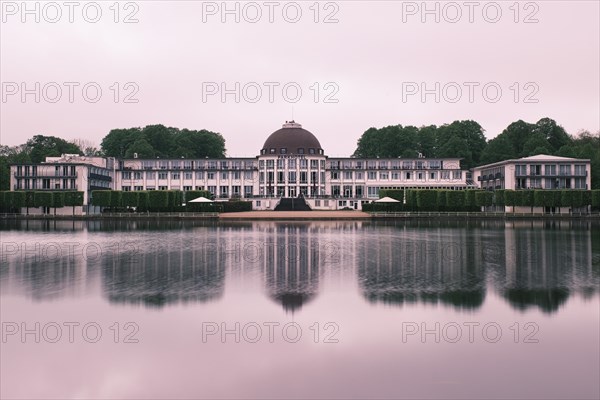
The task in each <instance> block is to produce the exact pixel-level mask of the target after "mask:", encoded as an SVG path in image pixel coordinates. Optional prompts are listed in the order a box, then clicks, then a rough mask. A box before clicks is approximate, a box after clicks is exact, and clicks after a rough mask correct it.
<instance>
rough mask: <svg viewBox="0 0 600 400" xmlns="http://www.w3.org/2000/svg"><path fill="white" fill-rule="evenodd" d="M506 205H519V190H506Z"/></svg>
mask: <svg viewBox="0 0 600 400" xmlns="http://www.w3.org/2000/svg"><path fill="white" fill-rule="evenodd" d="M504 205H506V206H509V207H513V206H516V205H517V192H515V191H514V190H505V191H504Z"/></svg>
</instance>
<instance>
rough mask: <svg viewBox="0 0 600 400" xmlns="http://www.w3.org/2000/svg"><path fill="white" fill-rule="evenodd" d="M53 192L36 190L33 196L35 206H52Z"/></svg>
mask: <svg viewBox="0 0 600 400" xmlns="http://www.w3.org/2000/svg"><path fill="white" fill-rule="evenodd" d="M53 197H54V195H53V192H45V191H44V192H35V195H34V197H33V204H34V207H52V204H53V201H52V198H53Z"/></svg>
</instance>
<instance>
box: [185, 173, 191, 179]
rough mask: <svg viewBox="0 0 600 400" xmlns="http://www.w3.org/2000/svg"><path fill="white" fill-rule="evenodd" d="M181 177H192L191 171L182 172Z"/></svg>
mask: <svg viewBox="0 0 600 400" xmlns="http://www.w3.org/2000/svg"><path fill="white" fill-rule="evenodd" d="M183 178H184V179H192V173H191V172H185V173H184V174H183Z"/></svg>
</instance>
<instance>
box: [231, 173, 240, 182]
mask: <svg viewBox="0 0 600 400" xmlns="http://www.w3.org/2000/svg"><path fill="white" fill-rule="evenodd" d="M231 175H233V176H232V179H233V180H236V181H239V180H240V171H233V172H232V173H231Z"/></svg>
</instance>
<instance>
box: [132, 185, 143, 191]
mask: <svg viewBox="0 0 600 400" xmlns="http://www.w3.org/2000/svg"><path fill="white" fill-rule="evenodd" d="M133 190H135V191H136V192H138V191H140V190H144V187H143V186H134V188H133Z"/></svg>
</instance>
